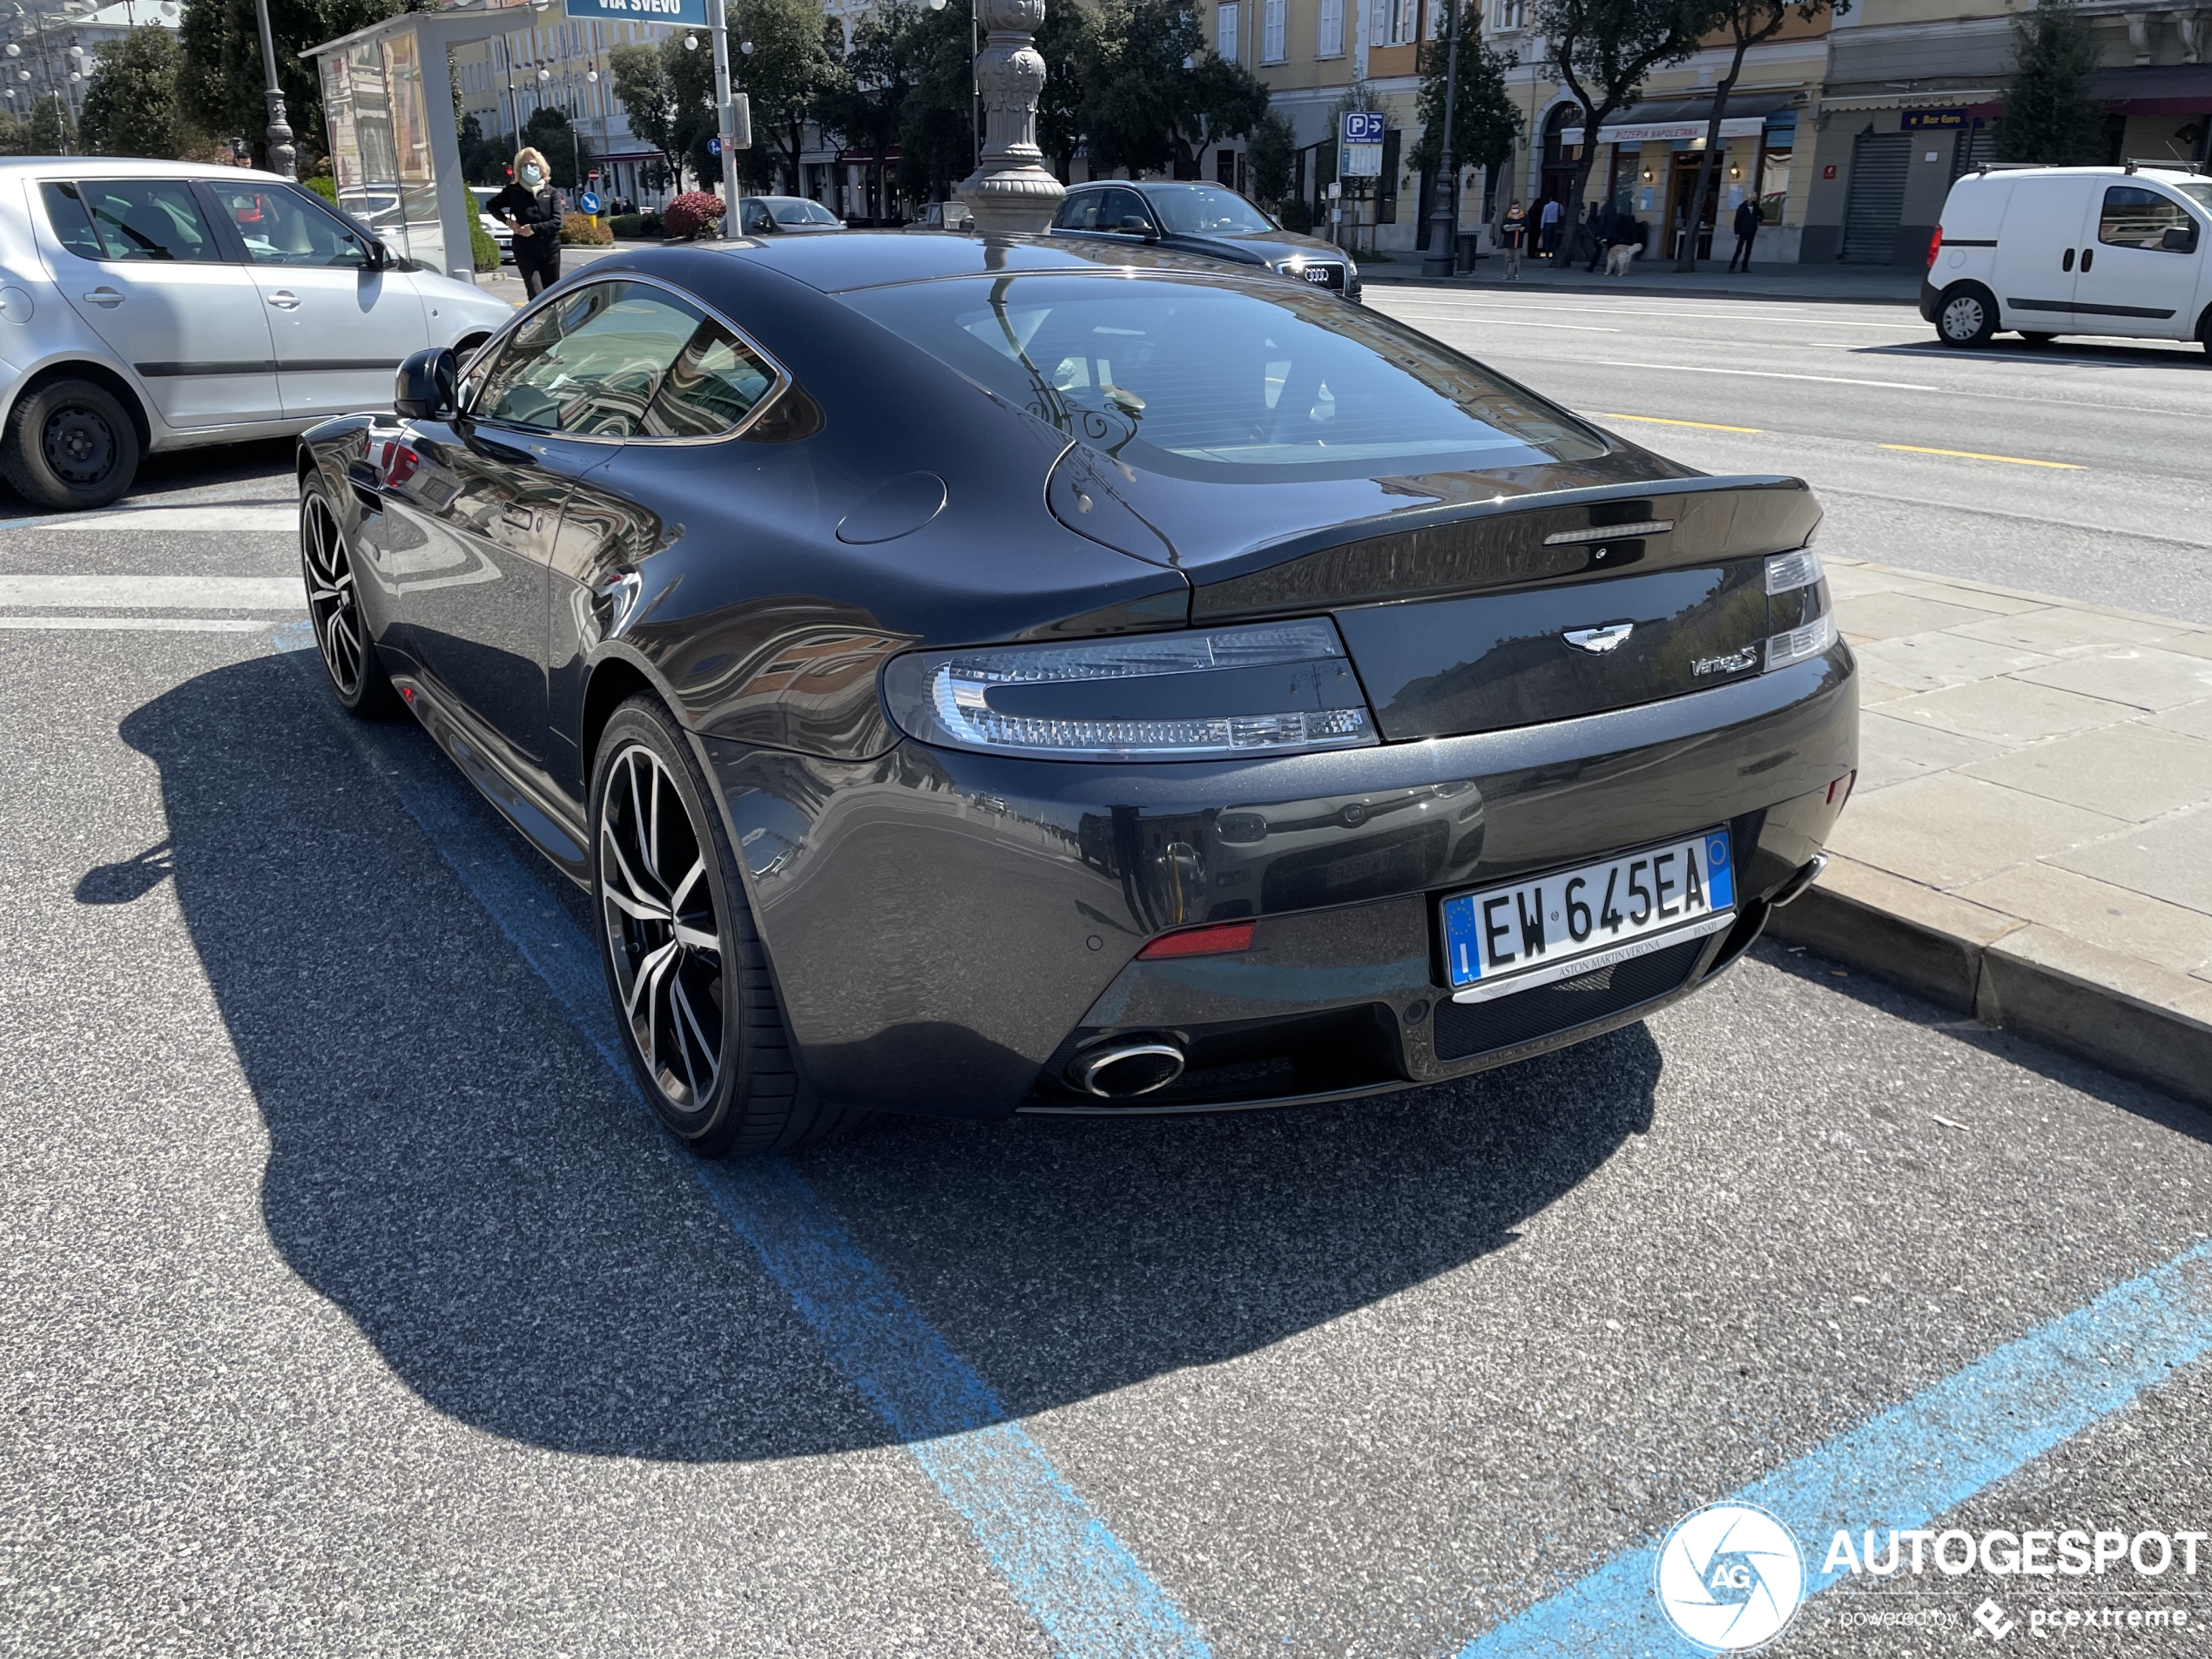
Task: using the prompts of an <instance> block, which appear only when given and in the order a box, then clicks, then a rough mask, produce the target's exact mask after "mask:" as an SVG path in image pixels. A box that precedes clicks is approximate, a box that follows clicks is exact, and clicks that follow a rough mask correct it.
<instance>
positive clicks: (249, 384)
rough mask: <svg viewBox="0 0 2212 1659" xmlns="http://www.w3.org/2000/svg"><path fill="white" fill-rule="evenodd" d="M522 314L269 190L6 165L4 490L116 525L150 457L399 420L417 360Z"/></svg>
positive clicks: (162, 165)
mask: <svg viewBox="0 0 2212 1659" xmlns="http://www.w3.org/2000/svg"><path fill="white" fill-rule="evenodd" d="M513 314H514V312H513V308H512V307H510V306H509V304H508V303H507V302H506V301H505V300H499V299H495V298H494V297H492V296H491V295H489V294H486V293H479V292H478V291H477V289H476V288H475V286H474V285H472V284H470V283H467V282H459V281H455V280H453V279H451V278H449V277H444V276H440V275H438V274H437V273H435V272H431V271H428V270H425V269H423V268H421V266H416V265H415V264H413V263H412V262H411V261H409V260H404V259H401V257H400V256H399V255H397V254H396V253H394V252H393V251H392V250H391V249H390V248H389V247H388V246H386V245H385V244H383V243H381V242H380V241H378V240H377V239H376V238H375V237H374V235H373V234H371V233H369V232H368V230H366V229H365V228H363V227H362V226H361V225H359V224H358V223H357V222H355V221H354V220H353V219H348V218H347V217H346V216H345V215H344V214H341V213H340V212H336V211H335V210H334V209H333V208H332V207H331V206H330V205H329V204H328V203H327V202H326V201H324V200H323V199H321V198H320V196H317V195H316V194H315V193H314V192H312V191H309V190H307V189H305V188H304V187H302V186H300V185H295V184H293V183H290V182H288V181H287V180H285V179H279V178H277V177H275V176H274V175H273V174H271V173H265V172H246V171H243V170H241V169H239V168H236V167H212V166H196V165H191V164H189V163H185V162H174V161H123V160H114V159H111V158H105V157H32V158H28V159H24V160H11V161H7V162H3V163H0V475H3V476H5V478H6V479H7V481H8V482H10V484H12V485H13V486H14V487H15V488H16V489H17V491H18V492H20V493H21V494H22V495H23V496H24V497H25V498H27V499H28V500H29V501H30V502H32V503H33V504H35V505H37V506H39V507H44V508H47V509H55V510H62V511H66V510H69V509H78V508H89V507H103V506H105V505H106V504H107V503H108V502H111V501H113V500H114V499H115V498H116V497H117V496H120V495H121V494H123V492H124V491H125V490H126V489H129V488H130V487H131V480H132V476H133V475H134V474H135V473H136V472H137V470H138V462H139V459H140V457H141V456H143V455H145V454H146V453H148V452H149V451H151V450H155V449H178V448H187V447H190V446H193V445H199V444H209V443H226V442H234V441H237V440H239V439H245V438H266V437H276V436H281V435H287V434H289V433H293V432H300V431H303V430H305V429H306V428H308V427H310V426H313V425H314V423H315V422H316V421H320V420H322V419H323V418H324V417H326V416H327V415H338V414H343V413H346V412H347V411H350V410H354V409H374V408H389V407H390V405H391V401H392V375H393V371H394V370H395V369H396V368H398V367H399V364H400V361H401V359H403V358H405V357H406V356H408V354H410V353H412V352H416V351H420V350H421V349H422V348H424V347H428V346H452V347H455V349H456V350H459V351H462V352H463V354H466V352H468V351H470V350H473V349H474V348H475V347H476V346H477V345H478V344H480V343H481V342H482V341H483V340H484V339H486V338H487V337H488V336H489V334H491V332H492V331H493V330H494V329H496V328H497V327H499V326H500V325H501V324H502V322H504V321H505V320H507V319H508V318H509V317H511V316H512V315H513Z"/></svg>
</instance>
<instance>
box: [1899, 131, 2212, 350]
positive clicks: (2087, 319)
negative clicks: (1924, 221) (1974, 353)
mask: <svg viewBox="0 0 2212 1659" xmlns="http://www.w3.org/2000/svg"><path fill="white" fill-rule="evenodd" d="M2208 226H2212V178H2207V177H2205V176H2203V175H2202V174H2200V173H2198V172H2195V171H2194V170H2192V169H2190V168H2189V167H2188V166H2186V165H2159V164H2157V163H2154V162H2133V161H2131V162H2129V163H2128V165H2126V166H2124V167H2006V166H1993V167H1989V168H1986V169H1983V170H1981V171H1979V172H1970V173H1966V174H1965V175H1964V176H1962V177H1961V178H1960V179H1959V181H1958V182H1957V183H1956V184H1954V185H1952V186H1951V195H1950V199H1948V200H1946V202H1945V203H1944V205H1943V222H1942V223H1941V224H1940V225H1939V226H1937V228H1936V233H1935V235H1934V236H1933V238H1932V239H1930V241H1929V244H1928V275H1927V280H1926V281H1925V282H1924V283H1923V284H1922V285H1921V287H1920V314H1921V315H1922V316H1923V317H1925V318H1926V319H1927V320H1929V321H1930V322H1932V323H1933V324H1934V325H1935V328H1936V337H1937V338H1938V339H1939V340H1940V341H1943V343H1944V344H1945V345H1946V346H1979V345H1981V344H1983V343H1984V342H1985V341H1987V340H1988V338H1989V337H1990V336H1991V335H1992V334H1995V333H1997V332H1998V331H1999V330H2000V329H2006V328H2009V329H2013V330H2014V331H2015V332H2017V333H2018V334H2020V335H2021V337H2022V338H2024V339H2026V340H2027V341H2029V342H2031V343H2032V344H2035V345H2041V344H2043V343H2044V342H2045V341H2048V340H2050V339H2051V338H2052V337H2053V336H2054V335H2057V334H2129V335H2134V336H2135V337H2137V338H2140V339H2146V340H2195V341H2204V342H2205V344H2206V347H2207V348H2208V349H2212V235H2208V233H2207V230H2208Z"/></svg>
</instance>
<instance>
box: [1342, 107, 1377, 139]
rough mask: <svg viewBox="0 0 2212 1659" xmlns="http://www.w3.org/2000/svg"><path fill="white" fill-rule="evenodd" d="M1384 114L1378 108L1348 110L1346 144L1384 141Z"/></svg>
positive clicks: (1346, 116)
mask: <svg viewBox="0 0 2212 1659" xmlns="http://www.w3.org/2000/svg"><path fill="white" fill-rule="evenodd" d="M1344 141H1345V143H1346V144H1380V143H1381V142H1382V141H1383V116H1382V113H1381V111H1376V110H1347V111H1345V117H1344Z"/></svg>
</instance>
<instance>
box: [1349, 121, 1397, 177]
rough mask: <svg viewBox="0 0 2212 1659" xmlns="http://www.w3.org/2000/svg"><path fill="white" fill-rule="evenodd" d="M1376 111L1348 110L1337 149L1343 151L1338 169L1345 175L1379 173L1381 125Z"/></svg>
mask: <svg viewBox="0 0 2212 1659" xmlns="http://www.w3.org/2000/svg"><path fill="white" fill-rule="evenodd" d="M1385 119H1386V118H1385V117H1384V116H1383V115H1382V113H1381V112H1380V111H1374V110H1347V111H1345V116H1344V125H1343V128H1342V131H1341V133H1340V140H1341V141H1340V143H1339V146H1338V147H1339V150H1340V151H1341V152H1343V153H1342V154H1341V156H1340V157H1339V159H1338V162H1337V172H1339V173H1340V174H1342V175H1343V176H1344V177H1345V178H1347V179H1376V178H1379V177H1380V176H1381V175H1382V158H1383V125H1384V122H1385Z"/></svg>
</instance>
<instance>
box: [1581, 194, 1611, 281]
mask: <svg viewBox="0 0 2212 1659" xmlns="http://www.w3.org/2000/svg"><path fill="white" fill-rule="evenodd" d="M1612 229H1613V204H1612V203H1611V202H1609V201H1606V202H1592V203H1591V204H1590V217H1589V220H1588V223H1587V224H1585V225H1584V226H1582V231H1583V233H1584V234H1585V235H1587V236H1588V238H1589V242H1590V264H1589V273H1590V275H1592V276H1595V275H1596V274H1597V267H1598V265H1599V263H1600V262H1601V261H1602V260H1603V259H1604V258H1605V249H1606V244H1607V238H1608V235H1609V234H1610V233H1611V231H1612Z"/></svg>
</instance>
